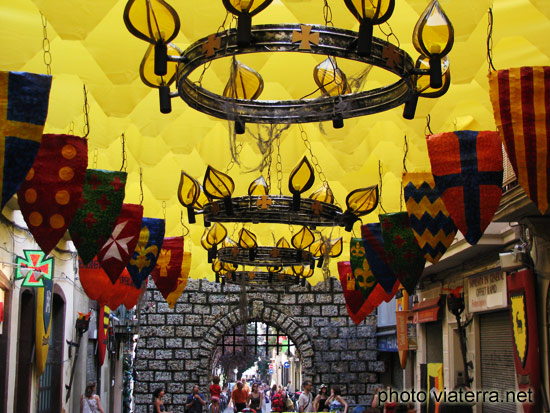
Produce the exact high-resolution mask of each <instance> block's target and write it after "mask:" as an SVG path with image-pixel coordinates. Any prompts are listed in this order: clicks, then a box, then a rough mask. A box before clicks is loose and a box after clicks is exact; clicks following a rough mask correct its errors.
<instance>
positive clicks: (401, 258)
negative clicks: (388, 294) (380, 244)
mask: <svg viewBox="0 0 550 413" xmlns="http://www.w3.org/2000/svg"><path fill="white" fill-rule="evenodd" d="M380 225H381V227H382V236H383V237H384V249H385V250H386V254H387V259H388V264H389V266H390V268H391V269H392V271H393V273H394V274H395V276H396V277H397V279H398V280H399V281H400V282H401V284H402V285H403V287H404V288H405V290H407V292H408V293H409V294H413V292H414V290H415V288H416V284H417V282H418V279H419V278H420V276H421V275H422V271H424V265H425V264H426V259H425V258H424V254H423V253H422V250H421V249H420V247H419V245H418V243H417V242H416V239H415V237H414V234H413V232H412V230H411V225H410V222H409V216H408V215H407V213H406V212H393V213H389V214H382V215H380Z"/></svg>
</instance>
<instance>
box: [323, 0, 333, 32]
mask: <svg viewBox="0 0 550 413" xmlns="http://www.w3.org/2000/svg"><path fill="white" fill-rule="evenodd" d="M324 2H325V4H324V5H323V18H324V19H325V26H332V27H334V23H332V9H331V8H330V5H329V4H328V1H327V0H324Z"/></svg>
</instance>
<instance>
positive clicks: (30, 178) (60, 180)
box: [17, 135, 88, 255]
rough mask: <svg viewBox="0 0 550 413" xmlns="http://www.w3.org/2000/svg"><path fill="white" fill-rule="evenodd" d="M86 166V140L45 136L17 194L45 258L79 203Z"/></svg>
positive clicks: (69, 222) (22, 211)
mask: <svg viewBox="0 0 550 413" xmlns="http://www.w3.org/2000/svg"><path fill="white" fill-rule="evenodd" d="M87 163H88V143H87V141H86V139H84V138H80V137H78V136H71V135H44V136H43V138H42V144H41V145H40V149H39V150H38V155H36V159H35V160H34V164H33V166H32V168H31V169H30V170H29V173H28V174H27V177H26V178H25V182H23V184H22V185H21V187H20V188H19V191H17V196H18V200H19V206H20V207H21V213H22V214H23V217H24V218H25V222H26V223H27V225H28V228H29V231H30V232H31V234H32V235H33V237H34V239H35V240H36V243H37V244H38V245H39V246H40V248H41V249H42V251H44V253H45V254H46V255H47V254H49V253H50V251H51V250H53V249H54V248H55V246H56V245H57V243H58V242H59V240H60V239H61V238H62V237H63V235H64V234H65V232H66V231H67V228H68V227H69V225H70V224H71V222H72V220H73V218H74V216H75V214H76V211H77V209H78V208H79V207H80V205H81V203H82V187H83V185H84V177H85V174H86V165H87Z"/></svg>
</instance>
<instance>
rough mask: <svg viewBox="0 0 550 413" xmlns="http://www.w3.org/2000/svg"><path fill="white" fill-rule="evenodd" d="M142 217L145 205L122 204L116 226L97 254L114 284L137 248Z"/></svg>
mask: <svg viewBox="0 0 550 413" xmlns="http://www.w3.org/2000/svg"><path fill="white" fill-rule="evenodd" d="M142 218H143V206H141V205H136V204H122V209H121V211H120V215H119V217H118V219H117V221H116V224H115V228H114V229H113V232H112V234H111V236H110V237H109V239H108V240H107V242H106V243H105V244H104V245H103V247H101V249H100V250H99V252H98V254H97V258H98V260H99V263H100V264H101V267H102V268H103V269H104V270H105V272H106V273H107V275H108V276H109V278H110V279H111V282H112V283H113V284H114V283H115V282H116V280H117V278H118V277H119V275H120V274H121V273H122V271H123V270H124V268H126V265H127V264H128V261H130V257H131V256H132V253H133V252H134V250H135V249H136V245H137V243H138V240H139V233H140V231H141V221H142Z"/></svg>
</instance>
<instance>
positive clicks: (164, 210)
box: [162, 201, 166, 225]
mask: <svg viewBox="0 0 550 413" xmlns="http://www.w3.org/2000/svg"><path fill="white" fill-rule="evenodd" d="M162 216H163V217H164V222H166V201H162ZM164 225H166V224H164Z"/></svg>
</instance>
